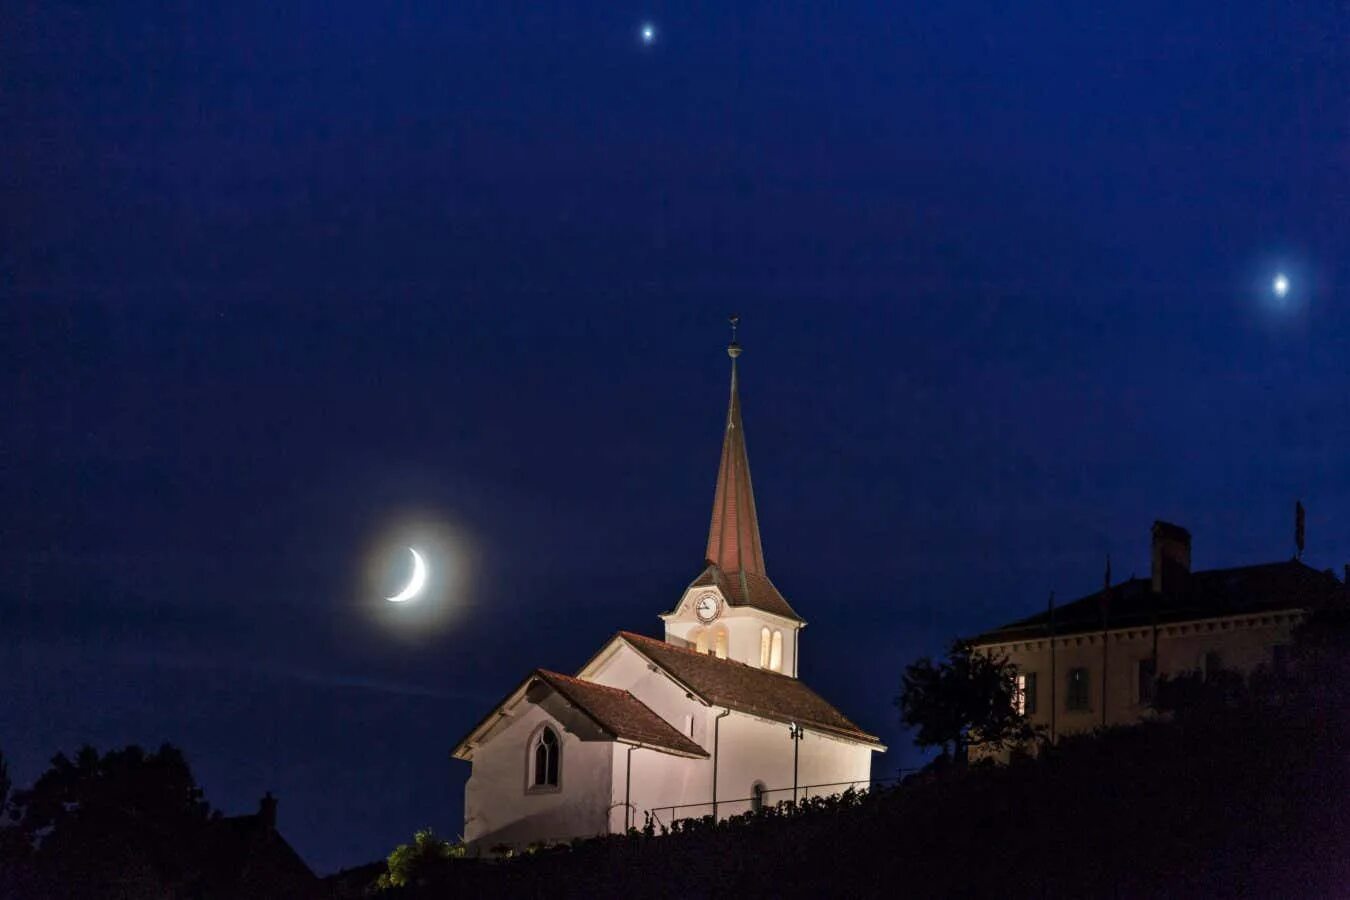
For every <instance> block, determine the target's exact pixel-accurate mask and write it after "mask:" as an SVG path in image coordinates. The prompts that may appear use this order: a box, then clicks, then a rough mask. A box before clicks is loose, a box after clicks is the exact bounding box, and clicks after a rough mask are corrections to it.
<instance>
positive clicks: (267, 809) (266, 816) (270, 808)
mask: <svg viewBox="0 0 1350 900" xmlns="http://www.w3.org/2000/svg"><path fill="white" fill-rule="evenodd" d="M258 821H260V822H261V823H262V826H263V828H265V829H267V830H268V831H269V832H270V831H276V829H277V798H276V797H273V796H272V792H271V791H268V792H267V793H265V794H263V798H262V802H261V803H259V804H258Z"/></svg>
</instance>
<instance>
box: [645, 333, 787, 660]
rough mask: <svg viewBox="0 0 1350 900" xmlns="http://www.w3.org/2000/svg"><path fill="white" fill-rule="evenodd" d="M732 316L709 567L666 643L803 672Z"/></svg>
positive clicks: (669, 620)
mask: <svg viewBox="0 0 1350 900" xmlns="http://www.w3.org/2000/svg"><path fill="white" fill-rule="evenodd" d="M738 324H739V320H738V319H737V318H736V317H735V316H733V317H732V319H731V344H730V346H728V347H727V355H728V356H730V357H731V399H730V402H729V404H728V408H727V419H726V433H725V435H724V437H723V439H722V459H721V464H720V466H719V467H718V470H717V489H716V491H715V492H714V493H713V509H712V524H711V525H710V526H709V528H708V546H707V552H706V553H705V554H704V569H703V571H702V572H701V573H700V574H699V576H698V577H697V578H695V579H694V582H693V583H692V584H690V585H689V587H688V588H687V589H686V590H685V592H684V595H683V596H682V597H681V598H680V602H679V604H678V605H677V606H676V607H675V609H673V610H672V611H670V612H668V613H665V614H664V615H662V616H661V618H662V619H663V620H664V621H665V624H666V642H667V643H670V644H675V645H677V646H681V647H689V648H692V649H695V650H698V651H699V652H700V653H710V654H713V655H714V656H717V657H719V658H721V659H731V660H735V661H737V662H742V663H745V664H747V665H750V666H754V667H756V668H762V669H768V670H770V671H773V672H779V673H782V674H784V675H790V676H792V677H796V675H797V646H798V632H799V631H800V630H801V629H802V628H803V627H804V626H805V625H806V623H805V622H804V621H802V619H801V617H800V616H798V615H797V613H796V611H795V610H794V609H793V608H792V607H791V606H790V605H789V604H788V602H787V600H786V599H784V597H783V595H782V594H781V593H779V591H778V588H777V587H775V586H774V584H773V582H772V581H770V580H769V576H768V574H767V572H766V571H765V567H764V548H763V546H762V545H761V544H760V538H759V517H758V516H757V515H756V513H755V492H754V489H753V487H752V486H751V483H750V459H749V456H748V455H747V453H746V449H745V427H744V425H743V424H742V422H741V399H740V392H739V390H738V383H737V375H738V373H737V370H736V363H737V359H738V358H739V357H740V355H741V346H740V344H738V343H736V326H737V325H738Z"/></svg>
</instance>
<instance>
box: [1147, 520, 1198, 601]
mask: <svg viewBox="0 0 1350 900" xmlns="http://www.w3.org/2000/svg"><path fill="white" fill-rule="evenodd" d="M1190 575H1191V533H1190V532H1189V531H1187V530H1186V529H1185V528H1182V527H1181V526H1180V525H1173V524H1172V523H1171V522H1163V521H1162V520H1158V521H1155V522H1154V523H1153V593H1155V594H1161V593H1163V592H1164V591H1167V592H1169V593H1170V592H1176V591H1180V590H1183V589H1184V588H1185V585H1186V582H1187V581H1188V580H1189V579H1190Z"/></svg>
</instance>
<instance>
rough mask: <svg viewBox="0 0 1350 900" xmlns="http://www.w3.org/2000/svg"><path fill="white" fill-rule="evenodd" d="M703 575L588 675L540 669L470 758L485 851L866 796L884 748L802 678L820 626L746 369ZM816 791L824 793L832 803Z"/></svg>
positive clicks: (486, 729) (471, 840)
mask: <svg viewBox="0 0 1350 900" xmlns="http://www.w3.org/2000/svg"><path fill="white" fill-rule="evenodd" d="M728 353H729V355H730V356H731V358H732V373H731V398H730V403H729V406H728V411H727V419H726V432H725V436H724V439H723V444H722V457H721V463H720V466H719V469H718V476H717V489H716V492H715V494H714V499H713V512H712V522H711V525H710V527H709V531H708V543H707V551H706V553H705V563H704V569H703V571H702V572H701V573H699V575H698V577H697V578H695V579H694V581H693V583H692V584H690V585H689V587H688V588H686V589H685V591H684V592H683V594H682V595H681V596H680V598H679V601H678V602H677V603H676V604H675V605H674V606H673V608H671V609H670V610H669V611H667V612H665V613H664V614H662V615H661V619H662V620H663V621H664V623H665V637H664V640H660V639H656V638H652V637H646V636H643V635H638V634H633V633H631V632H623V631H621V632H619V633H618V634H616V635H614V636H613V637H612V638H610V640H609V641H608V642H607V643H606V644H605V645H604V646H603V647H601V649H600V650H599V652H597V653H596V654H595V655H594V656H593V657H592V658H591V659H590V661H588V662H587V663H586V664H585V665H584V666H583V667H582V668H581V670H580V671H579V672H577V673H576V675H570V676H569V675H563V674H561V673H557V672H549V671H545V670H542V669H537V670H535V671H534V672H533V673H531V674H530V675H528V676H527V677H526V678H525V679H524V680H523V681H522V682H521V683H520V684H519V685H518V686H517V687H516V688H515V689H514V690H513V691H512V692H511V693H510V694H509V695H508V696H507V697H506V699H504V700H503V701H502V702H501V703H500V704H498V706H497V707H496V708H495V709H493V710H492V711H491V712H490V713H489V714H488V715H487V716H486V717H485V718H484V719H483V720H482V721H481V722H480V723H479V724H478V725H477V726H476V727H475V728H474V729H473V730H472V731H471V732H470V733H469V734H468V735H467V736H466V737H465V738H464V739H463V740H462V741H461V742H460V743H459V745H458V746H457V747H456V748H455V750H454V756H455V757H456V758H457V759H462V760H466V761H468V762H469V763H470V764H471V765H472V771H471V773H470V775H469V779H468V782H467V784H466V785H465V792H464V793H465V797H464V809H465V821H464V838H465V840H466V841H467V843H468V844H469V846H470V849H471V852H472V851H477V852H488V851H491V850H493V849H494V848H499V847H513V848H518V847H522V846H525V845H528V844H532V843H536V842H549V841H560V840H568V839H571V838H577V837H589V836H593V835H598V834H607V833H615V832H622V831H624V830H626V829H627V828H630V827H641V826H643V824H644V823H645V822H646V821H647V820H648V817H651V820H652V821H653V823H654V824H655V825H658V826H659V825H669V824H670V822H671V821H672V820H674V819H680V818H696V817H701V816H707V815H715V816H718V817H725V816H728V815H735V814H739V813H744V812H747V811H748V810H750V809H751V808H753V807H755V806H757V805H760V804H762V803H770V804H772V803H776V802H778V801H780V800H790V799H792V796H793V788H794V785H836V786H837V787H836V788H834V789H833V790H828V789H827V791H826V792H838V791H842V790H844V789H846V788H847V787H849V786H857V787H860V788H861V787H866V786H867V784H868V783H869V780H870V778H871V767H872V754H873V753H874V752H877V751H879V750H884V749H885V748H884V747H882V745H881V744H880V742H879V741H878V740H877V739H876V738H875V737H874V736H872V735H870V734H868V733H867V732H865V731H863V730H862V729H860V728H859V727H858V726H857V725H855V724H854V723H853V722H851V721H850V720H849V719H848V718H847V717H845V716H844V715H843V714H842V713H840V712H839V711H838V710H837V709H835V708H834V707H833V706H831V705H830V704H829V703H827V702H826V701H825V700H824V699H822V698H821V697H820V696H819V695H818V694H816V693H815V692H814V691H812V690H811V689H810V688H809V687H807V686H806V685H805V684H803V683H802V682H801V681H800V680H799V679H798V678H797V663H798V655H797V654H798V648H799V646H800V640H799V634H800V631H801V629H802V628H803V627H804V626H805V624H806V623H805V622H804V621H803V620H802V619H801V617H800V616H798V615H797V613H796V611H795V610H794V609H793V608H792V606H791V605H790V604H789V603H788V602H787V600H786V599H785V598H784V597H783V595H782V594H781V593H779V591H778V588H777V587H775V586H774V584H773V582H772V581H770V579H769V577H768V574H767V572H766V570H765V566H764V552H763V547H762V545H761V543H760V534H759V519H758V515H757V514H756V511H755V497H754V490H753V488H752V485H751V481H750V464H749V457H748V455H747V453H746V447H745V434H744V429H743V426H742V422H741V403H740V396H739V387H738V384H737V371H736V359H737V357H738V356H739V355H740V347H739V346H738V345H736V344H735V343H734V342H733V343H732V345H731V346H730V347H729V348H728ZM820 792H821V790H820V789H819V788H817V789H816V790H815V793H820Z"/></svg>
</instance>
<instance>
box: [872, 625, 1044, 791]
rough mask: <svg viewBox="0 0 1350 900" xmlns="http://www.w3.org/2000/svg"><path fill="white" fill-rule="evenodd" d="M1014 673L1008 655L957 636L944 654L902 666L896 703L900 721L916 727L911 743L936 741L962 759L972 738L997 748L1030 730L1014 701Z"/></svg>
mask: <svg viewBox="0 0 1350 900" xmlns="http://www.w3.org/2000/svg"><path fill="white" fill-rule="evenodd" d="M1016 677H1017V669H1016V667H1015V666H1013V665H1012V663H1010V662H1009V661H1008V659H1007V657H1005V656H1003V655H1001V654H997V653H988V654H986V653H976V652H974V651H973V649H972V647H971V645H970V644H969V643H968V642H965V641H957V642H955V643H954V644H952V647H951V650H950V651H948V654H947V658H946V659H945V660H941V661H939V662H934V661H933V660H931V659H929V658H928V657H924V658H922V659H920V660H918V661H917V662H914V663H911V664H910V665H909V666H907V667H906V668H905V674H904V681H903V686H902V688H901V693H900V696H899V697H898V698H897V699H896V705H897V706H899V707H900V718H901V721H903V722H904V723H905V724H906V725H908V726H910V727H911V728H915V729H917V733H916V734H915V737H914V742H915V743H916V744H918V745H919V746H920V747H940V748H942V754H943V756H944V757H946V756H950V757H951V758H952V759H953V760H955V762H956V763H957V764H958V765H962V764H964V763H965V761H966V758H967V755H968V752H969V748H970V746H971V745H972V744H980V745H983V746H987V747H990V748H994V749H996V748H999V747H1002V746H1004V745H1005V744H1008V743H1012V742H1018V741H1026V740H1029V739H1030V738H1032V737H1033V736H1034V731H1033V729H1032V728H1031V726H1030V725H1029V724H1028V723H1027V721H1026V719H1025V718H1024V717H1023V716H1021V715H1019V714H1018V712H1017V708H1016V706H1015V704H1014V697H1015V692H1016Z"/></svg>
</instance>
